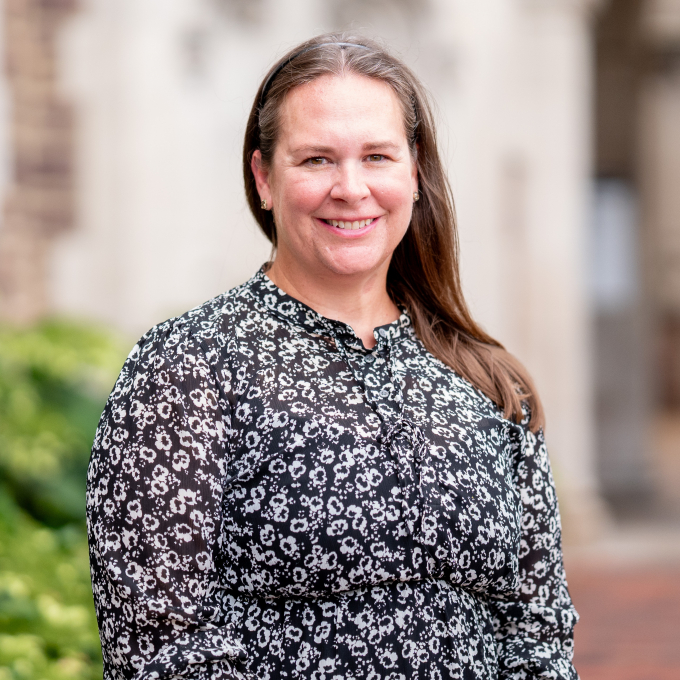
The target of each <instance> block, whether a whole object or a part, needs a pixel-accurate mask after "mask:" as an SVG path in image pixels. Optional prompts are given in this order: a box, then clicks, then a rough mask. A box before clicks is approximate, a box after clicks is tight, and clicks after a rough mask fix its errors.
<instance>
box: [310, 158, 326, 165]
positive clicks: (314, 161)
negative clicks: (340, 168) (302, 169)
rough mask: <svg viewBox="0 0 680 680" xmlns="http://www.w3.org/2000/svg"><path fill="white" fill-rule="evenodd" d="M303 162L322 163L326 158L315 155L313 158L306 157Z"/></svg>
mask: <svg viewBox="0 0 680 680" xmlns="http://www.w3.org/2000/svg"><path fill="white" fill-rule="evenodd" d="M305 162H306V163H307V164H308V165H324V163H325V162H326V159H325V158H323V157H322V156H316V157H314V158H308V159H307V160H306V161H305Z"/></svg>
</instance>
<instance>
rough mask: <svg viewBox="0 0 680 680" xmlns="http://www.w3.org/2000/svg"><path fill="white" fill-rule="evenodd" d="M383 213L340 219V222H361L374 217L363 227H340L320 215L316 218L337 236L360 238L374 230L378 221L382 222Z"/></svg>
mask: <svg viewBox="0 0 680 680" xmlns="http://www.w3.org/2000/svg"><path fill="white" fill-rule="evenodd" d="M381 217H382V215H378V216H377V217H373V218H371V217H356V218H351V219H350V218H348V217H345V218H343V219H342V220H338V222H340V221H342V222H361V220H370V219H373V222H371V223H370V224H367V225H366V226H365V227H362V228H361V229H339V228H338V227H334V226H332V225H330V224H328V223H327V222H326V221H325V220H322V219H321V218H320V217H315V218H314V219H315V220H316V222H317V223H318V224H320V225H321V226H322V227H325V228H326V229H328V231H330V232H331V233H332V234H336V235H337V236H340V237H342V238H359V237H361V236H364V234H368V233H369V232H370V231H373V229H375V227H376V225H377V224H378V222H380V218H381ZM328 219H329V220H330V219H333V220H334V219H336V218H335V217H329V218H328Z"/></svg>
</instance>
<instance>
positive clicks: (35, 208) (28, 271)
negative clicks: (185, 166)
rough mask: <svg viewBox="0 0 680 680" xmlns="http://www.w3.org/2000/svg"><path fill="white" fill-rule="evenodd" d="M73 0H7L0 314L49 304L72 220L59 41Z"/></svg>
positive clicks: (18, 316)
mask: <svg viewBox="0 0 680 680" xmlns="http://www.w3.org/2000/svg"><path fill="white" fill-rule="evenodd" d="M75 6H76V0H5V2H4V3H3V11H4V29H5V36H4V47H5V59H4V61H5V67H6V78H7V82H8V90H9V97H10V111H11V113H10V146H11V149H12V164H11V169H10V177H9V187H8V191H7V194H6V196H5V204H4V206H3V223H2V228H1V229H0V316H2V317H3V318H4V319H6V320H9V321H11V322H15V323H30V322H31V321H34V320H35V319H37V318H39V317H40V316H41V315H43V314H44V313H45V312H46V311H47V307H48V298H49V291H48V290H47V256H48V252H49V247H50V242H51V240H52V239H53V237H54V236H55V235H56V234H58V233H60V232H62V231H64V230H66V229H68V228H69V227H70V226H71V225H72V223H73V220H74V210H73V198H74V187H73V184H74V177H73V126H74V116H73V111H72V108H71V107H70V106H69V104H68V103H67V102H65V101H64V100H63V99H62V98H61V97H60V95H59V92H58V78H57V60H56V41H57V32H58V30H59V27H60V25H61V22H62V20H63V19H64V17H65V16H67V15H68V14H70V13H71V12H72V11H73V10H74V9H75Z"/></svg>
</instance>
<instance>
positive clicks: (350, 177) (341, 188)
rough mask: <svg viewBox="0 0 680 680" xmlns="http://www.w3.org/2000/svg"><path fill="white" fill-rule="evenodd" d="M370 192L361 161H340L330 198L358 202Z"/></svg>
mask: <svg viewBox="0 0 680 680" xmlns="http://www.w3.org/2000/svg"><path fill="white" fill-rule="evenodd" d="M370 194H371V191H370V189H369V188H368V184H367V183H366V179H365V177H364V173H363V169H362V167H361V163H356V162H349V163H342V164H341V165H340V166H339V167H338V170H337V175H336V177H335V183H334V184H333V188H332V189H331V198H333V199H335V200H338V201H345V202H346V203H358V202H359V201H361V200H362V199H363V198H366V197H367V196H370Z"/></svg>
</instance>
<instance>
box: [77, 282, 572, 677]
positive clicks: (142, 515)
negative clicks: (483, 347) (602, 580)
mask: <svg viewBox="0 0 680 680" xmlns="http://www.w3.org/2000/svg"><path fill="white" fill-rule="evenodd" d="M375 337H376V341H377V344H376V346H375V347H374V348H373V349H371V350H367V349H365V347H364V346H363V344H362V342H361V341H360V339H359V338H358V337H357V336H356V335H355V334H354V332H353V331H352V329H351V328H350V327H349V326H347V325H346V324H343V323H341V322H337V321H332V320H329V319H326V318H324V317H322V316H320V315H318V314H317V313H315V312H314V311H313V310H311V309H310V308H308V307H306V306H305V305H303V304H302V303H300V302H298V301H296V300H294V299H293V298H291V297H289V296H287V295H286V294H284V293H283V292H282V291H281V290H279V289H278V288H277V287H276V286H275V285H274V284H273V283H272V282H271V281H270V280H269V279H268V278H267V276H266V275H265V274H264V272H263V271H260V272H259V273H258V274H256V275H255V276H254V277H253V278H252V279H251V280H250V281H249V282H247V283H246V284H244V285H242V286H240V287H237V288H235V289H234V290H232V291H230V292H229V293H227V294H225V295H222V296H219V297H217V298H215V299H213V300H211V301H209V302H207V303H206V304H204V305H202V306H201V307H198V308H196V309H194V310H192V311H190V312H188V313H187V314H185V315H184V316H182V317H179V318H176V319H172V320H169V321H166V322H165V323H163V324H160V325H159V326H157V327H155V328H154V329H152V330H151V331H149V332H148V333H147V334H146V335H145V336H144V337H143V338H142V339H141V340H140V342H139V343H138V344H137V345H136V346H135V348H134V349H133V350H132V353H131V354H130V356H129V358H128V360H127V362H126V364H125V366H124V368H123V370H122V372H121V375H120V378H119V379H118V382H117V383H116V386H115V388H114V390H113V392H112V394H111V397H110V399H109V401H108V404H107V406H106V409H105V411H104V413H103V415H102V419H101V422H100V425H99V429H98V431H97V435H96V439H95V443H94V447H93V451H92V458H91V462H90V469H89V479H88V496H87V499H88V527H89V537H90V552H91V565H92V580H93V589H94V596H95V602H96V607H97V614H98V619H99V625H100V635H101V640H102V648H103V653H104V660H105V678H106V679H107V680H114V679H115V680H120V679H123V678H137V679H139V680H141V679H147V678H152V679H156V680H160V679H161V678H162V679H165V678H174V677H184V678H196V679H201V680H203V679H205V680H207V679H209V678H210V679H215V680H216V679H218V678H228V679H234V678H239V679H240V678H250V679H254V678H262V679H263V680H265V679H266V680H278V679H279V678H310V679H311V680H359V679H361V680H378V679H380V678H387V679H389V680H405V679H407V678H422V679H425V678H427V679H428V680H440V679H441V680H443V679H445V678H461V679H465V680H468V679H469V680H472V679H475V680H482V679H483V680H491V679H496V678H513V679H518V680H519V679H520V678H521V679H525V678H563V679H567V678H569V679H574V678H576V677H577V675H576V672H575V671H574V669H573V666H572V664H571V656H572V630H573V626H574V624H575V622H576V620H577V617H576V613H575V611H574V609H573V607H572V604H571V600H570V598H569V594H568V591H567V586H566V582H565V578H564V572H563V568H562V559H561V548H560V528H559V516H558V510H557V501H556V497H555V491H554V485H553V481H552V477H551V473H550V465H549V461H548V455H547V452H546V448H545V443H544V440H543V436H542V434H541V433H539V434H533V433H532V432H530V431H529V430H528V428H527V426H526V422H525V423H524V424H516V423H513V422H510V421H508V420H506V419H505V418H503V416H502V414H501V413H500V412H499V411H498V409H497V407H496V406H495V405H494V404H493V403H492V402H491V401H489V399H487V398H486V397H485V396H484V395H482V394H481V393H480V392H478V391H477V390H476V389H475V388H474V387H472V385H470V384H469V383H468V382H467V381H465V380H463V379H462V378H460V377H459V376H458V375H457V374H456V373H454V372H453V371H452V370H451V369H450V368H448V367H447V366H445V365H444V364H442V363H441V362H440V361H439V360H437V359H435V358H434V357H433V356H432V355H431V354H430V353H429V352H428V351H427V350H426V349H425V348H424V346H423V345H422V343H421V342H420V341H419V339H418V338H417V337H416V335H415V333H414V332H413V329H412V327H411V324H410V320H409V317H408V315H407V314H406V313H403V314H402V316H401V318H400V319H399V320H398V321H396V322H394V323H392V324H389V325H386V326H382V327H380V328H377V329H376V330H375ZM526 420H527V419H525V421H526Z"/></svg>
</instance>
